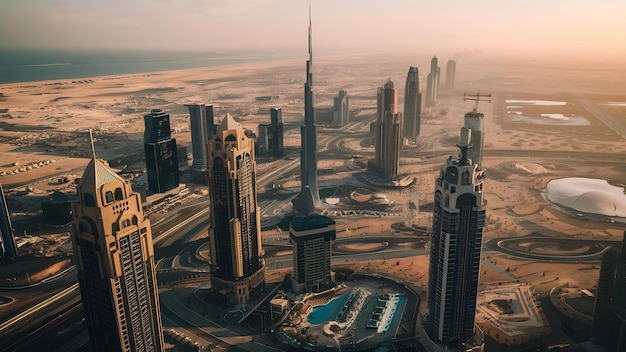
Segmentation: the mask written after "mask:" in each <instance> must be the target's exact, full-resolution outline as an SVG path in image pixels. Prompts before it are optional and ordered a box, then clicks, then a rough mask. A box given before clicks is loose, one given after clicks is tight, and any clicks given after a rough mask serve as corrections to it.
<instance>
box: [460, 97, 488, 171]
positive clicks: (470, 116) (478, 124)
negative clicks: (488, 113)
mask: <svg viewBox="0 0 626 352" xmlns="http://www.w3.org/2000/svg"><path fill="white" fill-rule="evenodd" d="M463 100H472V101H475V102H476V104H475V105H474V108H473V109H472V111H470V112H468V113H467V114H465V123H464V127H465V128H466V129H467V130H469V131H470V133H471V136H470V141H471V143H472V148H471V149H470V150H469V151H468V156H469V158H470V159H472V162H473V163H474V164H476V165H477V166H478V168H479V169H484V168H483V144H484V142H483V139H484V136H485V132H484V131H483V118H484V117H485V114H483V113H481V112H478V111H477V109H478V102H479V101H487V102H490V103H491V94H489V95H485V94H482V95H481V94H480V93H476V94H463Z"/></svg>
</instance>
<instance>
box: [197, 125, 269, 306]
mask: <svg viewBox="0 0 626 352" xmlns="http://www.w3.org/2000/svg"><path fill="white" fill-rule="evenodd" d="M208 156H209V164H208V168H207V169H208V175H209V193H210V195H211V204H210V207H211V225H210V226H209V241H210V244H211V259H212V270H211V285H212V287H213V289H214V291H215V293H216V294H217V295H218V296H219V297H220V298H222V299H223V300H224V301H225V302H227V303H246V302H247V301H248V300H249V299H250V295H251V294H252V293H253V292H254V291H255V290H256V289H257V288H259V287H260V286H261V285H262V284H263V283H264V282H265V267H264V263H263V253H262V248H261V218H260V216H261V213H260V211H259V206H258V203H257V194H256V162H255V158H254V141H253V140H252V139H250V138H248V137H246V135H245V133H244V129H243V127H241V125H240V124H238V123H237V122H236V121H235V120H234V119H233V118H232V117H231V116H230V114H227V115H226V117H225V118H224V119H223V120H222V122H221V123H220V124H219V126H218V127H217V133H216V135H215V136H214V138H213V140H211V141H210V142H209V144H208Z"/></svg>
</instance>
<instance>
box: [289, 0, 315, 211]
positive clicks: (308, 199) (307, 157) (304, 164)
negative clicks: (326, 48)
mask: <svg viewBox="0 0 626 352" xmlns="http://www.w3.org/2000/svg"><path fill="white" fill-rule="evenodd" d="M311 32H312V27H311V8H310V7H309V59H308V60H307V62H306V82H305V83H304V125H302V126H300V193H298V195H297V196H296V198H294V199H293V201H292V202H293V206H294V208H295V209H296V211H298V212H299V213H301V214H304V215H309V214H313V213H315V211H316V210H317V209H319V208H320V207H321V206H322V202H321V200H320V191H319V188H318V185H317V127H316V126H315V107H314V106H315V103H314V97H313V46H312V43H311Z"/></svg>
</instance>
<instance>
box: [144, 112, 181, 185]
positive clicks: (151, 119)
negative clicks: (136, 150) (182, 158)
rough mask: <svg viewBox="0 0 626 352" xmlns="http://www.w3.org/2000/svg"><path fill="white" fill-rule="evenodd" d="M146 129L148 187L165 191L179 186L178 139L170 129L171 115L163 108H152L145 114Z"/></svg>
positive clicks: (145, 147)
mask: <svg viewBox="0 0 626 352" xmlns="http://www.w3.org/2000/svg"><path fill="white" fill-rule="evenodd" d="M143 118H144V122H145V126H146V129H145V131H144V135H143V144H144V151H145V153H146V170H147V172H148V189H149V190H150V192H153V193H164V192H167V191H169V190H171V189H173V188H176V187H178V183H179V174H178V154H177V151H176V139H173V138H172V133H171V130H170V115H169V114H166V113H165V112H163V110H161V109H152V111H151V112H150V114H148V115H145V116H144V117H143Z"/></svg>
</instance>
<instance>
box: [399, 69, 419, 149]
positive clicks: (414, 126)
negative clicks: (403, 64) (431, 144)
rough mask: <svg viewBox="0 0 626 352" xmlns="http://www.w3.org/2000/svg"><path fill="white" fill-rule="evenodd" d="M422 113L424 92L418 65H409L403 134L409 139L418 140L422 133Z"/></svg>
mask: <svg viewBox="0 0 626 352" xmlns="http://www.w3.org/2000/svg"><path fill="white" fill-rule="evenodd" d="M421 113H422V93H420V86H419V76H418V73H417V67H414V66H411V67H409V73H408V74H407V76H406V87H405V89H404V121H403V123H402V136H403V137H404V138H406V139H409V140H412V141H414V140H416V139H417V137H418V136H419V135H420V123H421V121H420V117H421Z"/></svg>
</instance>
